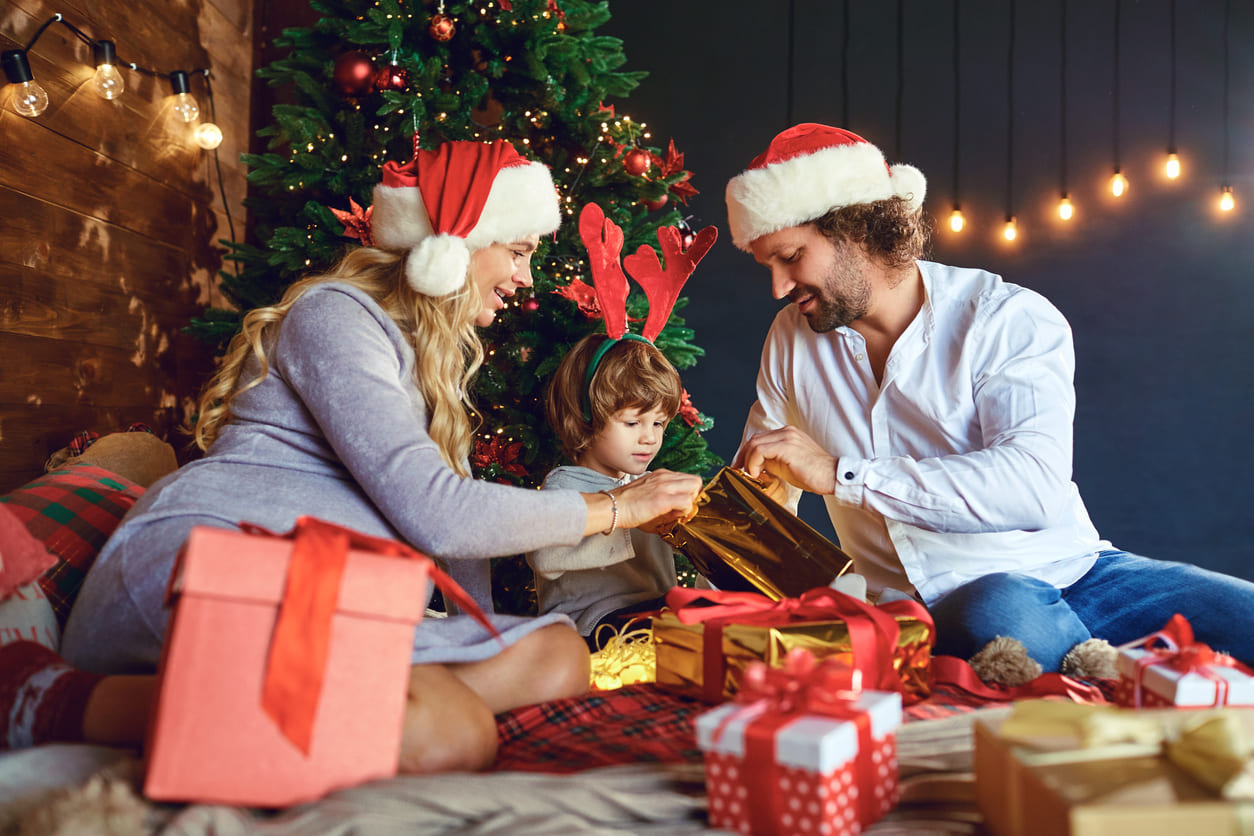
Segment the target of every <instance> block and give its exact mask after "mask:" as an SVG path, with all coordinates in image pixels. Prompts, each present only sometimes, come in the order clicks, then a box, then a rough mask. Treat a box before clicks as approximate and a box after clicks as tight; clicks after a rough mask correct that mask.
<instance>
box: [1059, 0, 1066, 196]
mask: <svg viewBox="0 0 1254 836" xmlns="http://www.w3.org/2000/svg"><path fill="white" fill-rule="evenodd" d="M1059 25H1060V28H1061V30H1062V36H1061V38H1059V43H1060V47H1059V50H1060V53H1061V54H1060V55H1059V56H1058V67H1059V79H1058V91H1059V93H1058V131H1059V137H1058V147H1059V149H1060V152H1059V155H1058V156H1059V165H1058V168H1059V177H1060V179H1061V187H1062V196H1063V197H1066V196H1067V0H1062V19H1061V21H1060V22H1059Z"/></svg>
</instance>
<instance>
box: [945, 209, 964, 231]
mask: <svg viewBox="0 0 1254 836" xmlns="http://www.w3.org/2000/svg"><path fill="white" fill-rule="evenodd" d="M965 225H966V219H964V218H963V217H962V210H961V209H959V208H958V207H957V206H954V211H952V212H950V213H949V228H950V229H952V230H953V231H954V232H962V227H963V226H965Z"/></svg>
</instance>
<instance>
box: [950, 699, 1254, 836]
mask: <svg viewBox="0 0 1254 836" xmlns="http://www.w3.org/2000/svg"><path fill="white" fill-rule="evenodd" d="M1248 740H1254V710H1251V709H1242V708H1224V709H1220V710H1217V711H1207V712H1190V711H1179V710H1176V709H1165V710H1150V711H1144V710H1143V711H1134V710H1132V709H1121V708H1114V707H1111V706H1086V705H1078V704H1074V703H1065V702H1052V701H1028V702H1021V703H1016V705H1015V710H1014V712H1013V713H1011V714H1010V715H1009V716H1006V713H1005V712H1004V711H1000V710H998V711H995V712H993V716H991V717H989V718H983V719H979V720H977V722H976V724H975V756H974V766H975V780H976V798H977V800H978V802H979V805H980V811H981V812H982V813H983V815H984V821H985V825H986V827H987V829H988V831H989V833H990V834H993V836H1176V834H1180V833H1198V834H1201V833H1205V834H1207V836H1226V835H1227V834H1231V836H1237V835H1238V834H1251V833H1254V804H1252V803H1251V791H1250V787H1251V774H1250V773H1251V765H1250V761H1249V744H1248V743H1247V742H1246V741H1248Z"/></svg>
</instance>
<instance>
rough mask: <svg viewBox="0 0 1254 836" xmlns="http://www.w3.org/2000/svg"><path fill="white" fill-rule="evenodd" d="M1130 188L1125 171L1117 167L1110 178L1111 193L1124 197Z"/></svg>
mask: <svg viewBox="0 0 1254 836" xmlns="http://www.w3.org/2000/svg"><path fill="white" fill-rule="evenodd" d="M1127 190H1128V178H1127V177H1124V176H1123V172H1122V171H1120V170H1119V169H1117V168H1116V169H1115V173H1114V174H1113V175H1112V176H1111V178H1110V193H1111V194H1112V195H1114V196H1115V197H1123V193H1124V192H1126V191H1127Z"/></svg>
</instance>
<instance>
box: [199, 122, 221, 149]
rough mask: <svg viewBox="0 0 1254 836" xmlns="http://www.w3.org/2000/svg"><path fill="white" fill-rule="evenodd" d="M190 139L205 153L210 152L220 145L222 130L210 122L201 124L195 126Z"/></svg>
mask: <svg viewBox="0 0 1254 836" xmlns="http://www.w3.org/2000/svg"><path fill="white" fill-rule="evenodd" d="M192 138H193V139H195V140H196V144H197V145H199V146H200V147H201V148H204V149H205V150H206V151H212V150H213V149H214V148H217V147H218V146H219V145H221V144H222V129H221V128H219V127H218V126H217V125H215V124H213V123H212V122H202V123H201V124H199V125H197V126H196V130H195V132H193V134H192Z"/></svg>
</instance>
